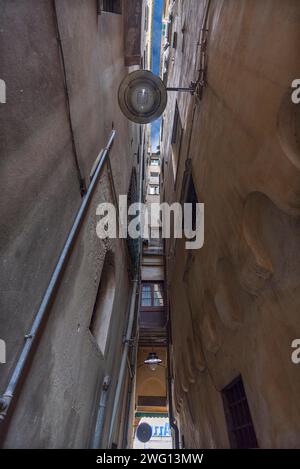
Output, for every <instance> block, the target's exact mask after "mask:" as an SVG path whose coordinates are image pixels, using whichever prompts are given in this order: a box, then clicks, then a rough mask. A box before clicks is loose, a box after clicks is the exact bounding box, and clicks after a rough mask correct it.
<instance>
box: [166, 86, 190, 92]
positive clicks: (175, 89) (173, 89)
mask: <svg viewBox="0 0 300 469" xmlns="http://www.w3.org/2000/svg"><path fill="white" fill-rule="evenodd" d="M167 91H186V92H188V93H194V92H195V88H179V87H178V88H167Z"/></svg>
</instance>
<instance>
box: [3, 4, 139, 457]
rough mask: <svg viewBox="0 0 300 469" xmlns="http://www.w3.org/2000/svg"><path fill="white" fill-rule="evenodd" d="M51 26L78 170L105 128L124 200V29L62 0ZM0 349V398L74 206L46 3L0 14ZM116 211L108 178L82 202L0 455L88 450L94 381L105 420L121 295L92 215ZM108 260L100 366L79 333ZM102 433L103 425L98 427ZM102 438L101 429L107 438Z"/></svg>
mask: <svg viewBox="0 0 300 469" xmlns="http://www.w3.org/2000/svg"><path fill="white" fill-rule="evenodd" d="M56 5H57V19H58V25H59V30H60V36H61V42H62V48H63V51H64V58H65V67H66V77H67V87H68V92H69V96H70V110H71V119H72V126H73V130H74V140H75V146H76V150H77V156H78V162H79V168H80V172H81V174H82V176H83V177H84V179H85V183H86V185H88V184H89V173H90V170H91V168H92V165H93V162H94V160H95V159H96V157H97V155H98V153H99V152H100V150H101V148H103V147H104V146H105V144H106V142H107V140H108V137H109V135H110V132H111V129H112V127H114V128H115V129H116V131H117V134H116V139H115V142H114V145H113V149H112V151H111V166H112V175H113V179H114V183H115V189H116V194H117V195H118V194H119V193H120V194H126V193H127V191H128V186H129V179H130V174H131V169H132V166H133V165H134V164H136V158H135V157H134V154H136V153H137V145H138V140H137V135H138V133H137V129H136V126H133V125H131V124H129V123H128V121H127V120H126V119H125V118H123V116H122V115H121V113H120V111H119V108H118V104H117V89H118V86H119V83H120V81H121V79H122V78H123V76H124V75H126V73H128V69H126V68H125V66H124V55H123V54H124V48H123V37H124V35H123V18H122V16H121V15H115V14H109V13H103V14H102V15H101V16H99V17H97V14H96V2H95V1H92V0H89V1H85V2H81V1H79V0H75V1H74V0H72V1H70V0H60V1H59V2H56ZM1 15H2V27H1V28H2V29H1V73H0V75H1V78H3V79H4V80H5V81H6V84H7V104H5V105H1V108H0V113H1V140H2V141H1V159H0V161H1V163H0V164H1V173H0V180H1V184H2V187H5V191H4V192H3V195H2V197H1V201H0V213H1V225H2V230H1V250H2V252H1V261H2V266H1V273H0V284H1V334H0V335H1V338H2V339H4V340H5V341H6V343H7V364H6V365H0V366H1V375H0V383H1V391H2V392H3V391H4V389H5V385H6V383H7V381H8V378H9V375H10V373H11V370H12V367H13V366H14V364H15V362H16V359H17V357H18V355H19V353H20V350H21V347H22V345H23V343H24V335H25V334H26V333H27V332H28V330H29V328H30V326H31V323H32V320H33V317H34V315H35V312H36V310H37V308H38V306H39V304H40V302H41V299H42V295H43V292H44V291H45V289H46V287H47V284H48V282H49V279H50V275H51V273H52V271H53V269H54V267H55V264H56V261H57V259H58V256H59V253H60V251H61V249H62V246H63V243H64V241H65V239H66V236H67V233H68V231H69V229H70V227H71V224H72V222H73V219H74V217H75V214H76V211H77V209H78V207H79V204H80V201H81V196H80V190H79V182H78V178H77V173H76V167H75V160H74V151H73V149H72V145H71V133H70V126H69V121H68V115H67V107H66V92H65V88H64V78H63V72H62V63H61V57H60V54H59V48H58V42H57V33H56V26H55V15H54V9H53V3H52V2H49V1H46V0H42V1H41V0H26V1H25V0H18V1H4V2H2V6H1ZM103 201H111V202H114V195H113V192H112V187H111V182H110V180H109V177H108V174H107V168H106V167H105V168H103V171H102V175H101V180H100V182H99V184H98V187H97V189H96V191H95V193H94V195H93V197H92V201H91V204H90V206H89V210H88V213H87V215H86V217H85V219H84V222H83V225H82V227H81V229H80V234H79V236H78V239H77V240H76V244H75V247H74V250H73V252H72V254H71V257H70V259H69V262H68V265H67V267H66V269H65V272H64V275H63V277H62V281H61V284H60V286H59V289H58V291H57V294H56V297H55V299H54V303H53V305H52V308H51V310H50V311H49V317H48V321H47V323H46V324H45V325H44V327H43V333H42V336H41V340H40V342H39V344H38V347H37V349H36V352H35V356H34V359H33V361H32V364H31V366H30V368H29V369H28V370H26V375H25V380H24V384H23V386H22V388H21V390H19V392H18V395H19V397H18V400H17V401H15V406H14V409H13V413H12V416H11V418H10V419H8V420H7V423H9V426H8V428H7V427H6V426H3V425H2V432H3V431H4V430H5V432H4V433H5V435H2V436H3V437H4V443H3V444H4V446H5V447H25V448H29V447H35V448H45V447H47V448H54V447H55V448H58V447H59V448H65V447H87V446H88V445H89V444H90V439H91V435H92V431H93V427H94V423H95V420H94V419H95V408H96V407H95V404H96V400H97V399H98V397H99V391H100V385H101V384H102V380H103V376H104V373H105V374H109V375H111V376H112V378H113V379H112V384H111V387H110V391H109V401H108V414H109V413H110V412H111V405H112V397H113V393H114V388H115V385H116V379H117V376H118V369H119V361H120V355H121V350H122V335H123V332H124V328H125V326H126V318H127V304H128V298H129V293H130V281H129V276H128V262H127V254H126V247H125V244H124V240H121V241H120V242H119V241H112V242H111V243H105V242H103V241H100V240H99V239H98V238H97V236H96V231H95V228H96V214H95V211H96V206H97V204H99V203H100V202H103ZM108 249H111V250H112V251H113V253H114V255H115V259H116V278H117V285H118V289H117V292H116V297H115V301H114V308H113V312H112V320H111V325H110V332H109V340H108V345H107V350H106V355H105V357H103V356H101V354H100V352H99V351H98V349H97V347H96V345H95V342H94V341H93V339H92V337H91V334H90V332H89V323H90V319H91V315H92V311H93V305H94V301H95V297H96V292H97V288H98V284H99V281H100V276H101V269H102V265H103V260H104V255H105V252H106V251H107V250H108ZM107 425H108V423H106V427H107ZM106 433H107V428H106Z"/></svg>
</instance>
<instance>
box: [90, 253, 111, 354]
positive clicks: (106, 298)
mask: <svg viewBox="0 0 300 469" xmlns="http://www.w3.org/2000/svg"><path fill="white" fill-rule="evenodd" d="M114 267H115V266H114V258H113V255H112V253H111V252H108V253H107V254H106V256H105V259H104V264H103V268H102V272H101V278H100V283H99V287H98V291H97V296H96V301H95V304H94V309H93V314H92V318H91V322H90V331H91V333H92V334H93V336H94V338H95V340H96V342H97V345H98V347H99V349H100V350H101V352H102V354H103V355H104V353H105V348H106V343H107V337H108V332H109V325H110V320H111V315H112V311H113V304H114V298H115V291H116V280H115V268H114Z"/></svg>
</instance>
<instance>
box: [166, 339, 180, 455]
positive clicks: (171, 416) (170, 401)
mask: <svg viewBox="0 0 300 469" xmlns="http://www.w3.org/2000/svg"><path fill="white" fill-rule="evenodd" d="M168 335H169V333H168ZM170 358H171V357H170V344H169V340H168V346H167V364H168V365H167V372H168V404H169V421H170V427H171V428H173V430H174V440H175V449H179V430H178V427H177V425H176V423H175V417H174V412H173V396H172V375H171V361H170Z"/></svg>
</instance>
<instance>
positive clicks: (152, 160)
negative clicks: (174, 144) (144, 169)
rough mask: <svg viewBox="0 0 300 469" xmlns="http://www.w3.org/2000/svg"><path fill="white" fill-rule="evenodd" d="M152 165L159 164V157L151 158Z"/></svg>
mask: <svg viewBox="0 0 300 469" xmlns="http://www.w3.org/2000/svg"><path fill="white" fill-rule="evenodd" d="M150 166H159V160H158V159H151V160H150Z"/></svg>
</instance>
